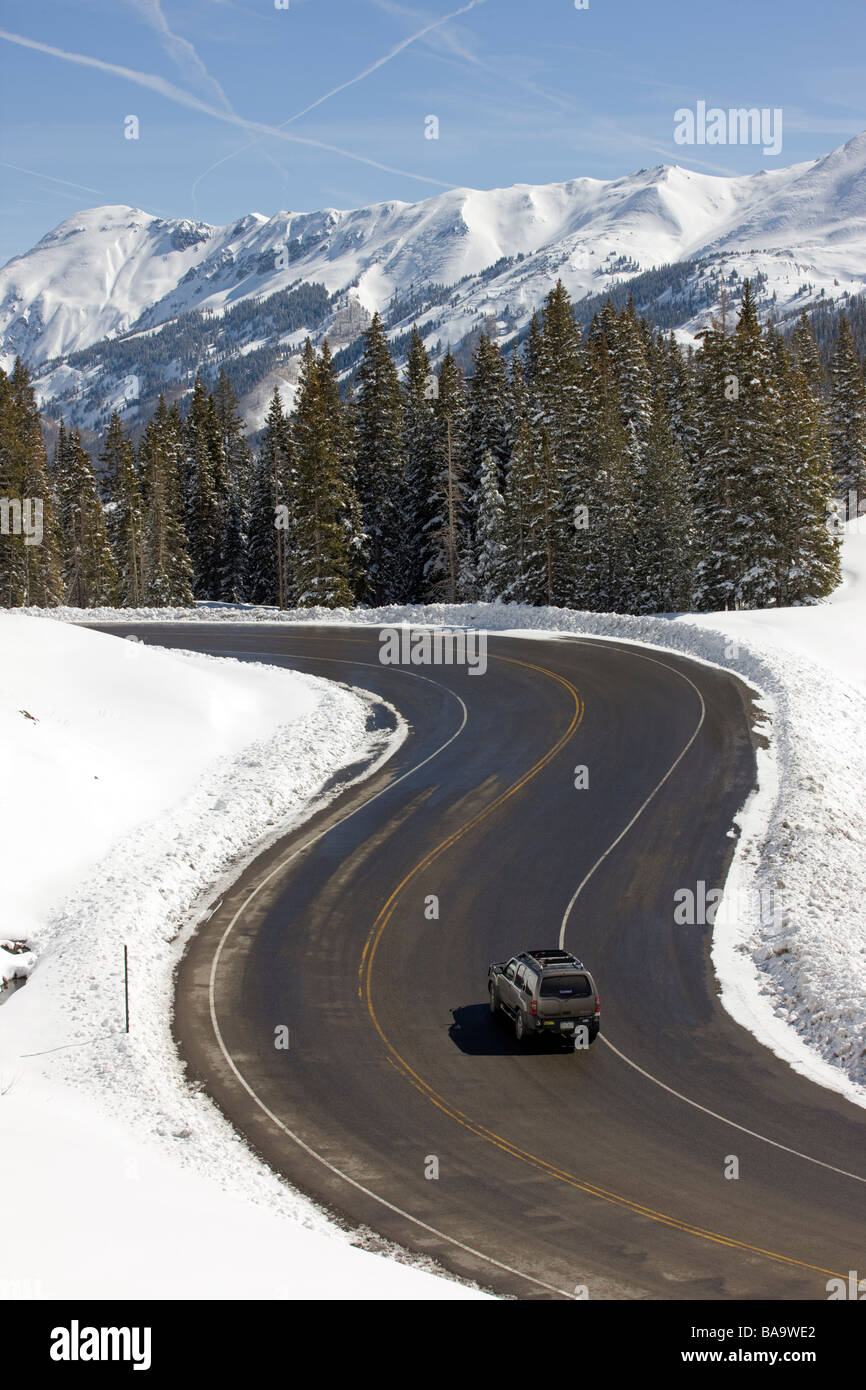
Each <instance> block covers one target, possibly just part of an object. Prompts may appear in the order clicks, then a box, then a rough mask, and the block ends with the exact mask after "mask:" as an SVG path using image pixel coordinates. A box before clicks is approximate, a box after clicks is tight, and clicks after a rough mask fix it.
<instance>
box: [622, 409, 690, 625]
mask: <svg viewBox="0 0 866 1390" xmlns="http://www.w3.org/2000/svg"><path fill="white" fill-rule="evenodd" d="M636 502H637V506H636V528H637V529H636V541H635V556H634V567H635V570H636V574H635V592H636V594H637V595H638V600H637V603H636V604H635V606H634V611H635V612H638V613H671V612H680V611H682V610H684V609H688V608H689V606H690V603H691V598H692V580H693V571H694V564H695V534H694V522H693V514H692V505H691V496H690V488H689V474H688V466H687V463H686V459H685V456H684V454H683V451H682V448H681V447H680V444H679V442H678V440H677V439H676V437H675V435H674V432H673V428H672V426H671V421H670V416H669V414H668V408H667V402H666V401H665V396H664V392H663V389H662V387H661V385H659V387H658V389H657V391H656V396H655V400H654V403H653V410H652V413H651V416H650V421H649V427H648V429H647V433H646V439H645V449H644V455H643V464H642V468H641V473H640V482H639V487H638V492H637V498H636Z"/></svg>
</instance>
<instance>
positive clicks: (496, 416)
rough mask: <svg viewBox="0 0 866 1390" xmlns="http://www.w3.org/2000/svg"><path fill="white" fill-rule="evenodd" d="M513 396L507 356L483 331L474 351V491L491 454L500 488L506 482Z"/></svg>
mask: <svg viewBox="0 0 866 1390" xmlns="http://www.w3.org/2000/svg"><path fill="white" fill-rule="evenodd" d="M509 396H510V386H509V380H508V369H507V368H506V366H505V359H504V358H503V356H502V352H501V350H500V348H499V345H498V344H497V343H494V342H492V341H491V339H490V338H489V337H488V336H487V334H486V333H482V334H481V337H480V338H479V340H478V345H477V347H476V349H475V352H474V354H473V360H472V376H471V378H470V381H469V394H468V410H469V413H468V419H467V424H466V485H467V487H468V488H469V490H470V492H471V493H472V494H474V493H475V492H476V491H477V489H478V486H479V483H480V481H481V472H482V468H483V466H484V459H485V457H486V455H487V454H488V453H490V454H492V455H493V457H494V459H495V460H496V466H497V468H498V469H499V481H498V487H499V488H502V486H503V485H504V482H505V472H506V468H507V466H508V458H509V454H510V452H511V440H510V432H509Z"/></svg>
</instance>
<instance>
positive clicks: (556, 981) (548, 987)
mask: <svg viewBox="0 0 866 1390" xmlns="http://www.w3.org/2000/svg"><path fill="white" fill-rule="evenodd" d="M591 993H592V990H591V989H590V987H589V979H588V977H587V976H586V975H548V976H546V978H545V979H543V980H542V981H541V997H542V998H543V999H544V998H547V999H573V998H574V997H575V996H577V995H586V994H591Z"/></svg>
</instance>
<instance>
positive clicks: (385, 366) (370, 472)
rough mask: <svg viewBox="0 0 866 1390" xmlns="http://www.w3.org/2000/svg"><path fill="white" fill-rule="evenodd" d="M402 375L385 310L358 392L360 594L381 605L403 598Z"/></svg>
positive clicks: (367, 347) (371, 338)
mask: <svg viewBox="0 0 866 1390" xmlns="http://www.w3.org/2000/svg"><path fill="white" fill-rule="evenodd" d="M403 429H404V422H403V398H402V392H401V389H400V379H399V377H398V375H397V369H396V367H395V366H394V361H393V359H392V357H391V353H390V350H389V347H388V340H387V338H386V337H385V331H384V329H383V327H382V320H381V318H380V317H379V314H378V313H376V314H374V315H373V319H372V322H371V323H370V326H369V328H368V329H367V332H366V333H365V335H364V355H363V357H362V359H361V363H360V366H359V368H358V387H357V392H356V397H355V439H356V452H355V470H356V485H357V492H358V498H359V501H360V504H361V513H362V518H363V522H362V524H363V530H364V534H365V536H366V538H367V539H366V552H365V557H364V558H365V563H366V573H365V575H364V578H363V586H362V588H361V592H360V594H359V597H360V599H361V601H362V602H364V603H368V604H371V605H372V606H374V607H375V606H377V605H379V604H386V603H398V602H400V601H401V599H402V598H403V594H404V586H405V574H404V572H403V557H404V554H405V549H406V533H407V529H408V525H407V522H408V518H407V514H406V500H405V498H404V495H403V487H404V481H405V472H406V468H405V454H404V440H403Z"/></svg>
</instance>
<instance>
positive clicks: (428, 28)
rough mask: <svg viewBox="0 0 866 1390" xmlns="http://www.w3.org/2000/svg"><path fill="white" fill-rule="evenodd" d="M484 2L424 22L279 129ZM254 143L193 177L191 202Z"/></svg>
mask: <svg viewBox="0 0 866 1390" xmlns="http://www.w3.org/2000/svg"><path fill="white" fill-rule="evenodd" d="M485 3H486V0H469V4H468V5H464V6H463V7H462V8H461V9H459V10H453V11H452V12H451V14H446V15H442V17H441V18H440V19H434V20H431V22H430V23H429V24H425V25H424V28H423V29H419V30H418V32H417V33H415V34H410V35H409V36H408V38H405V39H401V40H400V42H399V43H395V44H394V47H393V48H389V49H388V52H387V53H386V54H385V55H384V57H382V58H377V59H376V61H375V63H370V65H369V67H366V68H364V70H363V72H359V73H357V74H356V75H355V76H354V77H350V78H349V79H348V81H346V82H341V83H340V85H339V86H338V87H332V88H331V90H330V91H329V92H325V94H324V96H321V97H317V98H316V100H315V101H311V102H310V104H309V106H305V107H304V108H303V110H302V111H296V112H295V114H294V116H289V118H288V120H287V121H280V125H279V129H280V130H283V129H284V128H285V127H286V126H287V125H291V124H292V123H293V122H294V121H299V120H300V119H301V117H302V116H306V114H307V112H308V111H312V110H314V109H315V107H317V106H321V105H322V102H324V101H328V100H329V99H330V98H331V97H334V96H336V95H337V93H338V92H344V91H345V90H346V88H347V87H353V86H354V85H355V83H356V82H361V81H362V80H363V79H364V78H365V77H369V76H370V74H371V73H372V72H375V71H376V69H377V68H381V67H384V65H385V64H386V63H390V61H391V59H392V58H396V57H397V54H398V53H402V52H403V49H404V48H408V47H409V45H410V44H413V43H417V42H418V40H419V39H423V38H424V36H425V34H429V33H431V32H432V31H433V30H434V29H440V28H441V27H442V25H443V24H447V23H448V21H449V20H451V19H457V17H458V16H459V15H461V14H466V13H467V11H469V10H474V9H476V8H477V7H478V6H479V5H484V4H485ZM255 144H256V141H255V140H251V141H250V142H249V144H247V145H242V146H241V148H240V149H239V150H232V151H231V152H230V153H229V154H224V155H223V157H222V159H218V160H217V161H216V162H215V163H214V164H211V165H210V166H209V167H208V168H207V169H205V171H204V173H202V174H198V175H197V176H196V178H194V179H193V182H192V187H191V189H190V193H191V195H192V199H193V203H194V202H195V191H196V189H197V188H198V186H199V184H200V183H201V181H202V179H206V178H207V176H208V174H212V173H213V171H214V169H219V167H220V165H221V164H226V163H228V161H229V160H230V159H234V158H235V157H236V156H237V155H239V154H246V152H247V150H251V149H253V147H254V146H255ZM451 186H452V185H450V184H449V185H447V187H451Z"/></svg>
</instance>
